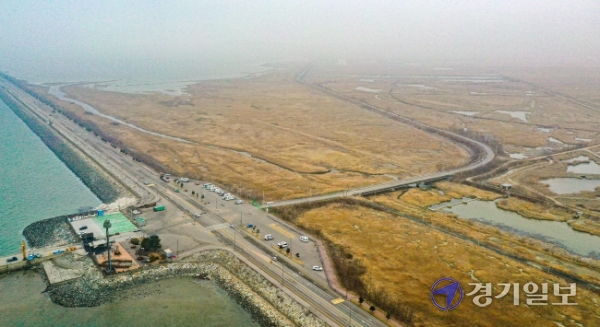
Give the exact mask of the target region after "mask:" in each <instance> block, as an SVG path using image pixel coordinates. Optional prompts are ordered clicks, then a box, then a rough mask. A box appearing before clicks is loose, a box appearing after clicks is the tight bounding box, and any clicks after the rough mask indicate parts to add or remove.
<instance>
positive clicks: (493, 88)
mask: <svg viewBox="0 0 600 327" xmlns="http://www.w3.org/2000/svg"><path fill="white" fill-rule="evenodd" d="M369 68H370V69H366V68H365V67H354V66H351V65H349V66H346V67H320V69H314V70H313V71H311V72H309V73H308V74H307V78H306V80H307V81H309V82H313V83H318V84H320V85H322V86H323V87H326V88H329V89H331V90H334V91H336V92H339V93H342V94H344V95H347V96H350V97H353V98H355V99H359V100H362V101H364V102H367V103H369V104H372V105H376V106H379V107H381V108H385V109H388V110H391V111H394V112H397V113H399V114H402V115H405V116H407V117H411V118H414V119H417V120H419V121H423V122H425V123H428V124H431V125H435V126H439V127H443V128H453V129H468V130H469V131H474V132H480V133H485V134H489V135H492V136H493V137H494V138H496V139H498V140H500V141H501V142H502V143H503V145H504V147H505V149H506V150H507V152H510V153H521V154H526V155H529V156H533V155H536V154H540V153H543V152H544V151H548V149H549V150H558V149H561V148H564V147H565V146H566V145H575V144H594V143H596V144H597V143H598V142H600V100H599V98H598V94H600V93H599V91H600V87H599V85H600V84H598V83H597V80H598V69H596V70H594V69H591V70H582V69H576V68H574V69H572V70H566V69H564V70H553V69H541V68H538V69H520V70H518V69H513V70H511V69H507V68H479V69H477V68H460V67H456V68H453V69H450V70H438V69H436V68H434V67H414V66H401V65H375V64H374V65H372V66H370V67H369ZM582 104H583V105H582ZM586 106H587V107H586ZM503 111H504V112H503ZM506 112H509V113H511V112H512V113H513V115H514V112H522V114H521V117H518V116H515V117H512V116H511V115H509V114H508V113H506ZM549 137H553V138H554V139H553V141H551V140H550V139H549ZM558 141H560V142H562V143H559V142H558Z"/></svg>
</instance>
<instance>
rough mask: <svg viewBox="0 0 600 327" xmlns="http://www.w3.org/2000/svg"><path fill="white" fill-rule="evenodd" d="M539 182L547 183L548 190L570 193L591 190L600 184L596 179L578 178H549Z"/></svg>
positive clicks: (557, 192)
mask: <svg viewBox="0 0 600 327" xmlns="http://www.w3.org/2000/svg"><path fill="white" fill-rule="evenodd" d="M540 183H543V184H547V185H548V187H549V188H550V191H552V192H553V193H556V194H571V193H579V192H582V191H589V192H593V191H594V189H595V188H596V187H598V186H600V180H598V179H579V178H550V179H542V180H540Z"/></svg>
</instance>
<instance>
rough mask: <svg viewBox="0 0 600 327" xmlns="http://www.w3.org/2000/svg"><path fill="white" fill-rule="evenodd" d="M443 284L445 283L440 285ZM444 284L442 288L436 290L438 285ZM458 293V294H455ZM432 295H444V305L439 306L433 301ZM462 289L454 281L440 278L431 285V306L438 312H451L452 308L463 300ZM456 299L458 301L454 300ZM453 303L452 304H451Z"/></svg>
mask: <svg viewBox="0 0 600 327" xmlns="http://www.w3.org/2000/svg"><path fill="white" fill-rule="evenodd" d="M442 282H445V283H442ZM440 283H442V284H444V286H442V287H439V288H436V287H437V286H438V284H440ZM457 293H458V294H457ZM434 295H445V296H446V303H444V305H439V304H438V303H437V302H436V301H435V297H434ZM463 295H464V293H463V289H462V287H461V286H460V284H459V283H458V282H457V281H455V280H454V279H452V278H448V277H445V278H440V279H438V281H437V282H435V284H433V286H431V302H433V304H434V305H435V306H436V307H437V308H438V309H440V310H443V311H450V310H453V309H454V308H456V307H457V306H458V305H459V304H460V302H461V301H462V299H463ZM457 297H458V300H456V301H455V300H454V299H455V298H457ZM453 302H455V303H454V304H452V303H453Z"/></svg>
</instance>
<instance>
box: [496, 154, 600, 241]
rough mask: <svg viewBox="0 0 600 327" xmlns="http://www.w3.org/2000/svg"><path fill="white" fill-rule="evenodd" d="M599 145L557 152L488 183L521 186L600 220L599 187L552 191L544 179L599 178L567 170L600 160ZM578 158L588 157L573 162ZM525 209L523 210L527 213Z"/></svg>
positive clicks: (595, 175) (536, 210)
mask: <svg viewBox="0 0 600 327" xmlns="http://www.w3.org/2000/svg"><path fill="white" fill-rule="evenodd" d="M598 148H599V147H598V146H592V147H590V148H586V149H580V150H577V151H571V152H569V153H563V154H557V155H554V156H551V157H550V158H549V159H548V161H547V162H544V163H540V164H535V165H530V166H524V167H522V168H519V169H515V170H512V171H509V172H508V173H506V174H503V175H501V176H497V177H495V178H492V179H490V180H489V181H488V182H490V183H493V184H496V185H500V184H502V183H509V184H513V185H521V186H523V187H525V188H526V189H527V190H529V191H531V192H532V193H536V194H539V195H543V196H545V197H548V198H550V199H553V200H554V201H556V202H558V203H561V204H563V205H567V206H570V207H572V208H578V209H577V210H584V211H586V214H588V215H592V216H593V217H596V220H598V219H600V214H598V211H599V210H600V201H598V197H599V196H600V189H598V188H597V189H596V190H595V191H581V192H578V193H572V194H556V193H554V192H552V191H551V190H550V188H549V186H548V184H546V183H543V182H542V181H544V180H546V179H551V178H575V179H576V180H577V179H578V180H581V179H582V177H581V176H582V175H583V176H586V179H587V178H588V177H589V178H590V179H597V178H598V175H600V174H582V173H575V172H569V171H567V170H568V168H569V166H570V165H574V164H578V163H582V162H590V161H594V162H600V156H598V154H597V153H596V151H597V150H598ZM578 158H580V159H583V158H588V159H586V160H583V161H581V160H578V161H575V162H573V160H575V159H578ZM544 210H546V209H544V208H536V209H534V210H528V209H526V208H523V210H522V211H523V212H525V211H532V213H531V214H535V213H533V212H538V213H541V212H543V211H544ZM523 212H520V213H522V214H523ZM531 214H530V215H531ZM528 216H529V215H528ZM541 219H544V218H541ZM578 226H581V224H578ZM590 228H591V227H590ZM592 229H593V228H592ZM597 235H600V234H597Z"/></svg>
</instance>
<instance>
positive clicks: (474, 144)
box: [267, 68, 495, 207]
mask: <svg viewBox="0 0 600 327" xmlns="http://www.w3.org/2000/svg"><path fill="white" fill-rule="evenodd" d="M309 69H310V68H308V69H306V70H304V71H303V72H301V73H300V74H298V75H297V76H296V81H297V82H298V83H300V84H302V85H305V86H308V87H310V88H313V89H316V90H318V91H321V92H323V93H327V94H329V95H331V96H333V97H336V98H338V99H340V100H344V101H346V102H350V103H352V104H355V105H358V106H360V107H361V108H364V109H365V110H369V111H373V112H375V113H377V114H380V115H382V116H384V117H387V118H390V119H393V120H396V121H398V122H400V123H404V124H408V125H411V126H413V127H415V128H418V129H421V130H423V131H425V132H427V133H430V134H433V135H434V136H437V137H442V138H445V139H447V140H449V141H451V142H453V143H455V144H458V145H459V146H461V147H463V148H465V149H467V150H468V151H469V153H470V154H471V160H470V161H469V162H468V163H467V164H466V165H465V166H463V167H458V168H453V169H450V170H446V171H441V172H437V173H434V174H429V175H424V176H417V177H410V178H405V179H401V180H397V181H391V182H387V183H382V184H377V185H371V186H365V187H359V188H355V189H350V190H345V191H340V192H334V193H329V194H322V195H317V196H311V197H307V198H300V199H293V200H285V201H279V202H274V203H269V204H268V205H267V207H281V206H287V205H294V204H300V203H306V202H312V201H323V200H329V199H334V198H341V197H348V196H357V195H358V196H367V195H373V194H378V193H383V192H388V191H393V190H397V189H400V188H402V187H406V186H408V185H411V184H419V183H430V182H435V181H439V180H444V179H448V178H450V177H452V176H453V175H454V174H457V173H460V172H465V171H469V170H473V169H477V168H479V167H482V166H484V165H486V164H488V163H489V162H491V161H492V160H493V159H494V157H495V154H494V150H492V148H490V147H489V146H488V145H487V144H485V143H482V142H479V141H477V140H473V139H470V138H468V137H465V136H463V135H460V134H457V133H453V132H450V131H447V130H444V129H441V128H437V127H434V126H430V125H427V124H424V123H421V122H418V121H415V120H413V119H411V118H407V117H404V116H402V115H399V114H397V113H395V112H392V111H387V110H384V109H382V108H379V107H376V106H373V105H371V104H368V103H366V102H362V101H359V100H356V99H353V98H351V97H348V96H346V95H343V94H340V93H337V92H334V91H332V90H329V89H326V88H323V87H321V86H319V85H314V84H310V83H307V82H305V81H304V77H305V76H306V73H307V72H308V71H309Z"/></svg>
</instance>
